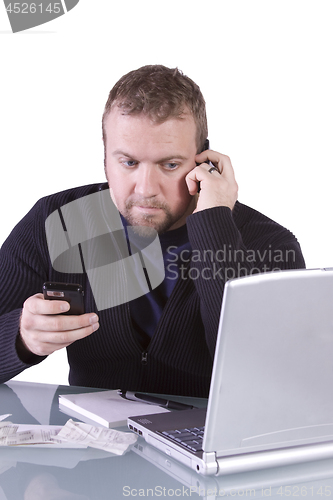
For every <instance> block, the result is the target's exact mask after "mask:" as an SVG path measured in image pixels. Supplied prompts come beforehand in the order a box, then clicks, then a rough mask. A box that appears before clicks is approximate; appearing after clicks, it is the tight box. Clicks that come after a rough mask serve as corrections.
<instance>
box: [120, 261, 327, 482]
mask: <svg viewBox="0 0 333 500" xmlns="http://www.w3.org/2000/svg"><path fill="white" fill-rule="evenodd" d="M332 305H333V270H332V269H330V270H296V271H281V272H272V273H266V274H260V275H255V276H251V277H245V278H239V279H235V280H230V281H229V282H228V283H227V284H226V287H225V292H224V299H223V304H222V311H221V318H220V325H219V332H218V340H217V344H216V351H215V358H214V365H213V372H212V380H211V386H210V392H209V400H208V408H207V411H206V410H202V409H200V410H185V411H179V412H170V413H163V414H159V415H145V416H139V417H130V418H129V419H128V425H129V427H130V428H131V429H134V430H136V431H137V432H138V433H139V434H141V435H142V436H143V437H144V438H145V440H146V441H147V442H148V443H150V444H151V445H153V446H155V447H157V448H158V449H160V450H162V451H164V452H165V453H167V454H168V455H169V456H171V457H173V458H175V459H177V460H179V461H180V462H182V463H183V464H185V465H187V466H189V467H192V468H194V469H195V470H197V472H200V473H201V474H218V475H220V474H228V473H233V472H241V471H246V470H254V469H261V468H266V467H274V466H279V465H288V464H292V463H298V462H305V461H311V460H317V459H321V458H327V457H331V456H333V397H332V386H333V307H332ZM203 425H205V430H204V432H203V433H202V434H203V441H202V445H201V448H202V449H201V450H198V451H195V448H196V445H195V443H196V442H199V441H200V438H199V437H194V439H192V435H191V433H192V430H187V431H186V435H185V437H184V438H181V437H180V441H182V442H183V444H182V443H181V442H180V443H179V442H174V438H175V436H176V438H177V437H178V440H179V436H177V432H169V431H175V430H180V429H194V428H200V427H201V426H203ZM165 432H167V433H168V434H169V435H168V434H165ZM171 438H172V439H171ZM191 448H192V449H191ZM198 448H199V447H198Z"/></svg>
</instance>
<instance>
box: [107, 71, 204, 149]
mask: <svg viewBox="0 0 333 500" xmlns="http://www.w3.org/2000/svg"><path fill="white" fill-rule="evenodd" d="M114 106H118V107H119V108H121V110H122V112H123V113H124V114H126V115H139V114H141V113H142V114H144V115H146V116H147V117H148V118H149V119H151V120H152V121H153V122H155V123H163V122H165V121H166V120H168V119H169V118H181V117H182V115H184V113H186V112H187V111H188V110H189V111H190V113H191V114H192V115H193V118H194V122H195V124H196V129H197V132H196V145H197V151H198V153H199V152H201V151H202V149H203V147H204V143H205V140H206V139H207V136H208V128H207V117H206V104H205V100H204V98H203V95H202V93H201V90H200V88H199V87H198V85H197V84H196V83H194V82H193V80H191V79H190V78H189V77H188V76H185V75H184V74H183V73H182V72H181V71H179V70H178V68H174V69H171V68H166V67H165V66H162V65H151V66H143V67H142V68H139V69H137V70H134V71H130V72H129V73H127V74H126V75H124V76H122V77H121V78H120V80H119V81H118V82H117V83H116V84H115V86H114V87H113V88H112V90H111V92H110V94H109V98H108V100H107V103H106V105H105V109H104V114H103V120H102V125H103V139H104V147H105V141H106V134H105V128H104V121H105V119H106V117H107V116H108V114H109V113H110V111H111V110H112V108H113V107H114Z"/></svg>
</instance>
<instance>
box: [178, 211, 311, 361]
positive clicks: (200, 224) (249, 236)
mask: <svg viewBox="0 0 333 500" xmlns="http://www.w3.org/2000/svg"><path fill="white" fill-rule="evenodd" d="M187 227H188V235H189V240H190V242H191V246H192V261H191V269H190V272H192V274H193V275H192V279H194V283H195V287H196V290H197V293H198V295H199V298H200V312H201V318H202V321H203V324H204V325H205V336H206V342H207V345H208V347H209V350H210V353H211V355H212V357H213V356H214V352H215V344H216V337H217V331H218V323H219V317H220V310H221V304H222V297H223V290H224V286H225V283H226V281H228V280H229V279H232V278H237V277H241V276H248V275H251V274H256V273H260V272H268V271H273V270H278V269H279V270H283V269H297V268H304V267H305V262H304V259H303V256H302V252H301V249H300V246H299V244H298V241H297V240H296V238H295V236H294V235H293V234H292V233H291V232H290V231H288V230H287V229H285V228H284V227H282V226H280V225H279V224H277V223H276V222H274V221H272V220H271V219H269V218H268V217H266V216H264V215H262V214H260V213H259V212H257V211H255V210H253V209H251V208H249V207H246V206H245V205H242V204H240V203H239V202H237V203H236V206H235V208H234V210H233V211H231V210H230V209H229V208H228V207H215V208H212V209H209V210H203V211H201V212H197V213H195V214H192V215H191V216H189V217H188V219H187Z"/></svg>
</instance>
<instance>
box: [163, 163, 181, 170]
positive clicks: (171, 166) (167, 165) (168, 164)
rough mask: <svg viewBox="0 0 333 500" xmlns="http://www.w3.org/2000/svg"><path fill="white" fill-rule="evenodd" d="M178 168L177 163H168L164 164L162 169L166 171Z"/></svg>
mask: <svg viewBox="0 0 333 500" xmlns="http://www.w3.org/2000/svg"><path fill="white" fill-rule="evenodd" d="M178 166H179V164H178V163H173V162H170V163H166V164H165V165H164V168H166V169H167V170H174V169H175V168H177V167H178Z"/></svg>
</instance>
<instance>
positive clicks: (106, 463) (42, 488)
mask: <svg viewBox="0 0 333 500" xmlns="http://www.w3.org/2000/svg"><path fill="white" fill-rule="evenodd" d="M92 390H93V389H84V388H82V387H68V386H54V385H47V384H32V383H26V382H7V383H6V384H3V385H0V415H3V414H7V413H11V414H12V416H11V417H10V418H9V419H8V420H10V421H11V422H13V423H22V424H44V425H47V424H52V425H63V424H65V423H66V421H67V420H68V418H70V417H69V416H68V415H66V414H64V413H62V412H60V411H59V408H58V395H59V394H65V393H74V392H85V391H86V392H88V391H92ZM202 404H204V402H202V401H201V405H202ZM122 430H126V429H125V428H123V429H122ZM126 497H128V498H133V497H140V498H170V497H178V498H202V499H209V500H213V499H218V498H222V497H246V498H253V499H255V498H256V499H258V498H265V497H270V498H272V497H273V498H275V499H281V498H285V497H292V498H293V499H295V497H298V498H300V499H305V498H309V500H310V499H311V498H321V499H322V500H325V498H326V499H327V498H329V497H332V498H333V459H330V460H322V461H318V462H312V463H307V464H304V465H294V466H288V467H279V468H275V469H267V470H265V471H257V472H252V473H244V474H234V475H229V476H224V477H218V478H217V477H202V476H200V475H198V474H196V473H195V472H194V471H191V470H190V469H188V468H187V467H185V466H182V465H181V464H179V463H177V462H175V461H173V460H172V459H170V458H169V457H167V456H166V455H163V454H162V453H160V452H159V451H158V450H156V449H154V448H152V447H151V446H149V445H147V444H146V443H145V442H144V441H143V440H142V439H141V438H139V440H138V441H137V443H136V444H135V445H133V446H132V448H131V450H130V451H128V452H127V453H126V454H125V455H123V456H120V457H119V456H116V455H112V454H110V453H106V452H103V451H100V450H96V449H92V448H87V449H54V450H52V449H49V448H48V449H45V448H44V449H41V448H24V447H20V448H5V447H0V500H21V499H22V500H118V499H123V498H126Z"/></svg>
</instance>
